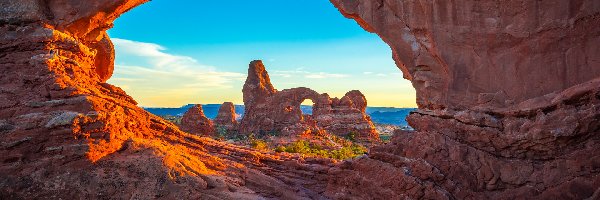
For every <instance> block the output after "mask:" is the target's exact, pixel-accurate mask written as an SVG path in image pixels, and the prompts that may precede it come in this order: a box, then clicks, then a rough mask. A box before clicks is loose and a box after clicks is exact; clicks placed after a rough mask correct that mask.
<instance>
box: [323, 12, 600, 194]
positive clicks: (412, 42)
mask: <svg viewBox="0 0 600 200" xmlns="http://www.w3.org/2000/svg"><path fill="white" fill-rule="evenodd" d="M332 3H334V5H336V6H337V7H338V8H339V10H340V11H341V12H342V13H343V14H344V15H345V16H346V17H349V18H352V19H354V20H356V21H357V22H358V23H359V24H360V25H361V26H362V27H363V28H364V29H365V30H367V31H370V32H373V33H376V34H378V35H379V36H380V37H381V38H382V39H383V40H384V41H385V42H386V43H388V44H389V45H390V47H391V48H392V50H393V56H394V60H395V61H396V63H397V65H398V67H399V68H400V69H401V70H402V71H403V72H404V74H405V78H406V79H408V80H411V81H412V83H413V86H414V87H415V89H416V90H417V103H418V105H419V110H418V111H416V112H415V113H413V114H411V115H410V116H409V117H408V121H409V123H410V125H411V126H412V127H414V128H415V129H416V130H417V131H416V132H407V133H400V134H398V135H399V136H398V137H397V138H395V139H394V142H393V143H391V144H388V145H386V146H383V147H379V148H374V149H371V154H370V155H369V158H365V159H361V160H360V161H357V162H352V163H349V164H348V165H345V166H341V167H339V168H337V169H334V170H333V171H334V173H331V175H332V176H337V178H331V179H330V184H329V189H328V194H329V195H331V196H334V197H336V198H349V197H353V198H354V197H362V198H370V197H372V195H374V194H375V195H377V196H382V197H383V196H385V197H402V198H434V199H454V198H456V199H490V198H491V199H524V198H535V199H547V198H559V199H583V198H590V197H591V198H592V199H593V198H600V196H599V195H600V194H599V193H600V176H599V172H600V170H599V169H600V165H598V163H600V156H599V155H597V153H595V152H599V150H600V143H599V142H600V140H599V139H600V63H599V61H600V48H598V47H599V46H600V26H596V25H592V24H600V13H599V12H600V3H598V2H597V1H593V0H573V1H560V0H550V1H517V0H511V1H399V0H383V1H371V0H358V1H354V0H332ZM334 174H337V175H334ZM351 177H353V178H351ZM384 177H393V178H392V179H388V180H389V181H381V180H384ZM356 182H361V183H360V184H355V183H356ZM379 188H387V189H388V190H378V189H379ZM342 191H344V192H342ZM374 191H376V192H374ZM592 195H594V196H593V197H592Z"/></svg>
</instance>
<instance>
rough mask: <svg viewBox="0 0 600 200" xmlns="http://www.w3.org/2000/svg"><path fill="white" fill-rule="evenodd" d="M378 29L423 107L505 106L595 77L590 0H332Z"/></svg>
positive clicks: (594, 17) (596, 50)
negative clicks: (448, 0) (451, 0)
mask: <svg viewBox="0 0 600 200" xmlns="http://www.w3.org/2000/svg"><path fill="white" fill-rule="evenodd" d="M332 2H333V3H334V4H335V5H336V6H337V7H338V8H339V9H340V10H341V12H342V13H343V14H344V15H346V16H347V17H350V18H354V19H356V21H358V22H359V23H360V24H361V25H362V26H363V28H365V30H367V31H371V32H374V33H377V34H378V35H379V36H381V38H382V39H383V40H384V41H385V42H387V43H388V44H389V45H390V47H391V48H392V50H393V52H394V54H393V55H394V60H395V61H396V63H397V64H398V67H399V68H400V69H401V70H402V71H403V72H404V74H405V78H407V79H409V80H411V81H412V82H413V85H414V86H415V88H416V90H417V95H418V103H419V105H420V107H421V108H445V107H451V108H456V107H459V108H477V107H483V108H485V107H490V108H499V107H509V106H511V105H516V104H519V103H521V102H523V101H525V100H527V99H530V98H535V97H539V96H543V95H546V94H548V93H552V92H557V91H561V90H564V89H566V88H569V87H571V86H574V85H577V84H580V83H584V82H586V81H589V80H591V79H593V78H596V77H598V76H600V68H599V67H598V66H599V65H600V60H599V59H598V58H599V57H600V47H598V45H597V44H598V43H599V42H600V41H598V40H599V38H598V32H599V31H600V27H598V26H594V25H593V24H598V9H600V3H598V1H594V0H571V1H562V0H549V1H543V2H539V1H532V0H508V1H455V2H446V1H420V0H408V1H399V0H375V1H371V0H358V1H352V0H332Z"/></svg>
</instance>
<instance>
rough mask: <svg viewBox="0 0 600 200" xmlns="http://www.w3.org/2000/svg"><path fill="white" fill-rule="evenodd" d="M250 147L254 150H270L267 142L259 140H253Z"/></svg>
mask: <svg viewBox="0 0 600 200" xmlns="http://www.w3.org/2000/svg"><path fill="white" fill-rule="evenodd" d="M250 146H251V147H252V148H255V149H258V150H268V149H269V145H268V144H267V142H265V141H264V140H259V139H252V140H251V141H250Z"/></svg>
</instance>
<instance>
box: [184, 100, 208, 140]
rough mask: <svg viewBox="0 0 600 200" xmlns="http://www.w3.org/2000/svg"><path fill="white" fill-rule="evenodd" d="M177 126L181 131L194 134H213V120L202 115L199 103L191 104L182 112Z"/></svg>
mask: <svg viewBox="0 0 600 200" xmlns="http://www.w3.org/2000/svg"><path fill="white" fill-rule="evenodd" d="M179 127H180V128H181V130H182V131H185V132H188V133H192V134H196V135H203V136H212V135H214V134H215V129H214V127H213V122H212V121H211V120H210V119H208V118H207V117H206V116H205V115H204V111H203V110H202V105H200V104H197V105H194V106H192V107H191V108H190V109H188V110H187V112H185V114H183V117H182V118H181V125H180V126H179Z"/></svg>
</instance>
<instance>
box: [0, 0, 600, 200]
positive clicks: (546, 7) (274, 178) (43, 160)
mask: <svg viewBox="0 0 600 200" xmlns="http://www.w3.org/2000/svg"><path fill="white" fill-rule="evenodd" d="M331 1H332V3H334V5H336V6H337V7H338V8H339V9H340V11H341V12H342V13H343V14H344V15H345V16H347V17H349V18H353V19H355V20H356V21H357V22H358V23H359V24H360V25H361V26H362V27H363V28H365V30H367V31H371V32H375V33H377V34H378V35H379V36H380V37H381V38H382V39H383V40H384V41H385V42H387V43H388V44H389V45H390V46H391V48H392V50H393V52H394V53H393V56H394V60H395V61H396V63H397V65H398V67H399V68H400V69H401V70H402V71H403V72H404V74H405V77H406V78H407V79H409V80H411V81H413V84H414V85H415V88H416V90H417V95H418V104H419V108H420V110H419V111H417V112H415V113H413V114H412V115H411V117H410V119H409V121H410V123H411V125H412V126H413V127H415V129H417V132H410V133H404V134H401V135H400V136H399V137H397V138H396V139H394V141H393V142H392V143H391V144H389V145H386V146H381V147H377V148H373V149H371V152H370V155H369V156H368V157H364V158H362V159H358V160H355V161H350V162H343V163H342V164H339V165H334V164H332V163H326V162H327V161H324V160H318V161H311V160H299V159H294V158H292V157H286V156H281V155H278V156H273V155H271V154H268V153H267V152H262V153H259V152H255V151H251V150H247V149H239V148H236V147H235V146H232V145H227V144H223V143H219V142H217V141H213V140H209V139H206V138H198V137H195V136H192V135H188V134H186V133H183V132H181V131H179V130H178V129H177V128H176V127H175V126H174V125H172V124H170V123H167V122H165V121H164V120H162V119H160V118H158V117H156V116H153V115H151V114H148V113H147V112H145V111H144V110H142V109H141V108H139V107H137V106H136V102H135V100H133V99H132V98H131V97H129V96H128V95H127V94H125V92H123V91H122V90H121V89H119V88H118V87H115V86H112V85H110V84H106V83H104V81H105V80H106V79H107V78H108V77H110V72H111V71H112V68H113V65H112V62H113V61H112V58H113V57H112V51H113V47H112V45H110V40H109V39H108V38H107V37H106V33H105V31H106V30H107V29H108V28H110V27H111V26H112V22H113V20H114V19H115V18H117V17H118V16H119V15H120V14H122V13H123V12H126V11H127V10H129V9H131V8H133V7H134V6H136V5H139V4H141V3H143V2H145V0H89V1H79V0H46V1H38V0H20V1H9V0H3V1H0V33H1V34H0V50H1V51H0V72H1V76H0V133H1V134H2V137H1V138H0V141H1V144H2V148H0V155H3V156H2V157H1V159H2V162H0V176H1V177H2V180H4V182H0V184H2V186H3V187H0V195H1V196H7V197H9V198H11V197H14V198H43V197H54V198H59V197H63V198H73V197H79V198H89V197H98V198H108V197H113V196H108V195H112V194H115V195H118V194H120V193H118V192H117V191H126V192H129V193H128V194H124V195H125V196H128V197H129V196H130V195H143V196H141V197H140V196H138V197H140V198H157V197H166V198H175V199H177V198H182V199H198V198H214V197H222V198H235V197H240V196H242V197H248V198H252V197H254V198H259V197H260V196H268V197H280V198H320V197H323V195H325V196H327V197H329V198H342V199H343V198H349V196H350V195H354V196H353V197H354V198H372V197H374V196H379V197H381V198H391V197H394V198H398V197H400V198H403V197H404V198H415V199H416V198H434V199H454V198H457V199H466V198H473V199H519V198H540V199H544V198H563V197H564V198H577V199H585V198H592V199H594V198H597V197H598V193H599V192H598V191H599V189H598V188H600V180H599V179H600V176H598V163H599V162H600V157H599V156H598V155H597V154H596V153H595V152H600V145H599V144H600V142H599V141H600V139H599V134H598V130H599V126H600V122H599V121H598V120H599V117H598V115H599V114H598V113H600V111H599V110H598V107H600V103H599V101H600V100H599V97H600V95H599V91H598V88H600V81H599V80H598V78H599V77H600V68H598V66H599V64H598V60H599V59H598V58H599V57H600V55H599V52H600V51H599V50H598V47H599V46H600V36H599V35H600V30H599V29H600V27H599V26H590V24H600V18H599V17H598V16H599V13H600V5H599V4H598V3H597V1H594V0H572V1H563V0H548V1H533V0H531V1H528V0H525V1H517V0H510V1H492V0H484V1H452V2H448V1H400V0H386V1H373V0H331ZM418 66H428V67H429V69H428V70H421V69H422V68H420V67H418ZM525 76H530V77H525ZM415 82H416V83H415ZM250 89H252V88H250ZM261 89H262V88H261ZM267 89H268V88H267ZM266 91H267V92H268V90H266ZM347 99H348V98H347ZM242 123H243V122H242ZM190 155H193V156H190ZM256 160H266V161H270V162H255V161H256ZM307 162H312V163H309V164H310V165H307ZM94 163H95V164H94ZM240 163H242V164H240ZM278 163H286V164H278ZM323 163H325V164H323ZM319 164H321V165H319ZM328 164H331V166H334V167H330V166H329V165H328ZM240 165H244V166H247V168H244V170H238V169H239V166H240ZM40 166H43V167H40ZM255 166H260V167H255ZM289 166H293V167H289ZM316 166H320V167H316ZM74 169H76V170H74ZM269 169H271V170H273V169H277V170H273V171H269V172H271V173H261V172H259V170H263V171H268V170H269ZM281 169H286V170H287V171H286V173H293V174H294V176H285V175H281V174H278V173H279V172H280V171H281ZM299 169H302V170H299ZM303 170H304V171H303ZM223 171H226V173H221V172H223ZM274 171H277V172H275V173H273V172H274ZM103 172H115V173H116V174H117V176H110V177H107V176H105V174H104V173H103ZM137 174H143V175H145V176H144V177H139V176H137ZM219 174H220V175H219ZM265 174H268V175H270V177H269V178H265V176H267V175H265ZM306 174H312V175H314V176H311V177H310V178H305V179H302V177H306ZM224 176H227V178H223V177H224ZM111 177H112V178H111ZM148 177H150V178H149V179H147V178H148ZM50 179H52V180H53V181H54V183H59V184H57V185H61V187H60V188H57V187H47V186H48V185H54V184H47V183H48V182H50ZM90 179H91V180H93V181H89V180H90ZM172 179H178V181H177V184H174V182H173V181H169V180H172ZM232 179H234V180H236V181H233V182H231V181H228V180H232ZM281 179H284V180H286V183H288V184H286V183H284V182H283V181H280V180H281ZM319 180H328V182H326V183H325V182H324V181H319ZM124 181H127V182H136V183H144V184H139V186H140V187H138V188H134V187H131V185H134V184H122V183H123V182H124ZM245 181H251V184H247V185H245V186H244V185H240V184H237V185H236V184H235V183H236V182H245ZM290 182H294V184H289V183H290ZM265 183H267V184H265ZM115 185H118V186H123V188H119V189H118V190H116V189H115V188H114V187H108V186H115ZM148 185H156V186H158V188H154V187H147V186H148ZM293 187H300V189H298V188H293ZM263 188H268V189H263ZM323 188H326V189H323ZM382 188H385V190H382ZM97 190H101V191H103V192H102V194H107V196H95V195H101V194H100V193H98V192H96V191H97ZM32 191H33V192H32ZM236 191H237V192H236ZM239 191H255V192H256V193H252V194H249V193H241V192H239ZM186 195H188V196H186ZM243 195H249V196H243Z"/></svg>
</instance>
